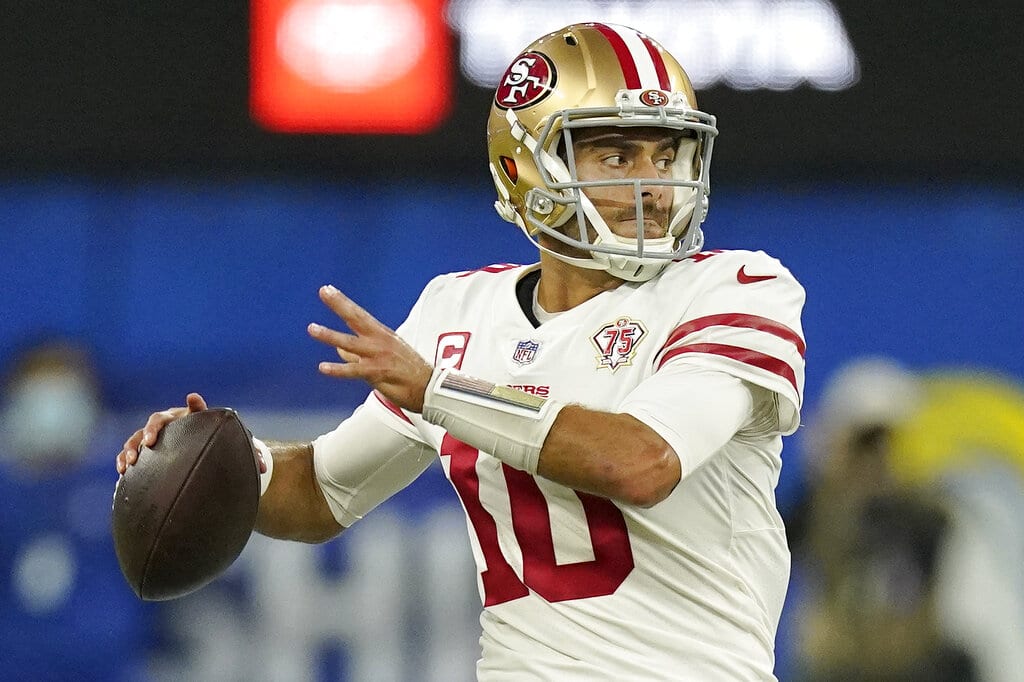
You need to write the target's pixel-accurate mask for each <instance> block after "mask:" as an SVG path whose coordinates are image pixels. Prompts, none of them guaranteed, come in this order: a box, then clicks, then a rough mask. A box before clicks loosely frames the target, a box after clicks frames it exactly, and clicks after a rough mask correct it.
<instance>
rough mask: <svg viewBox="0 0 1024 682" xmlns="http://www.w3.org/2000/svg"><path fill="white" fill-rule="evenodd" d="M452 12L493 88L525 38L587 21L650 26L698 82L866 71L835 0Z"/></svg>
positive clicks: (744, 86)
mask: <svg viewBox="0 0 1024 682" xmlns="http://www.w3.org/2000/svg"><path fill="white" fill-rule="evenodd" d="M684 17H685V20H684V21H681V20H680V19H682V18H684ZM448 21H449V23H450V24H451V26H452V28H454V29H455V30H456V31H457V32H458V33H459V36H460V38H461V50H460V62H461V66H462V72H463V75H465V76H466V78H468V79H469V80H470V81H471V82H473V83H474V84H476V85H479V86H483V87H487V88H493V87H494V86H495V85H497V83H498V78H499V77H500V76H501V74H502V72H504V70H505V67H506V66H507V65H508V63H509V62H511V61H512V58H513V57H515V55H516V54H517V53H518V52H519V50H521V49H522V48H523V46H524V45H527V44H529V43H530V42H531V41H532V40H533V39H534V38H536V37H537V36H538V35H540V34H541V33H543V32H545V31H556V30H558V29H559V28H561V27H563V26H567V25H568V24H571V23H575V22H580V21H607V22H611V23H618V24H625V25H627V26H632V27H634V28H637V29H639V30H641V31H647V32H649V33H650V34H651V35H652V36H654V37H655V38H657V39H658V40H659V41H661V42H662V43H663V44H664V45H665V47H666V48H667V49H668V50H669V52H671V53H672V54H673V55H675V57H676V58H677V59H679V61H680V62H681V63H682V64H684V65H685V66H686V70H687V73H688V74H689V76H690V79H691V80H692V81H693V85H694V87H696V88H698V89H701V88H709V87H712V86H715V85H724V86H726V87H730V88H733V89H736V90H754V89H766V90H791V89H793V88H796V87H798V86H800V85H803V84H806V85H808V86H809V87H811V88H814V89H817V90H845V89H847V88H849V87H851V86H853V85H854V84H856V83H857V81H858V79H859V64H858V61H857V56H856V53H855V52H854V48H853V45H852V44H851V42H850V38H849V36H848V35H847V33H846V29H845V28H844V27H843V22H842V18H841V17H840V16H839V11H838V10H837V9H836V8H835V7H834V6H833V4H832V3H831V2H829V1H828V0H783V1H781V2H779V1H777V0H718V1H717V2H716V1H714V0H650V1H649V2H629V1H628V0H618V1H616V2H594V1H593V0H565V1H564V2H560V3H557V4H555V3H550V2H545V1H544V0H527V1H526V2H516V1H514V0H454V1H453V2H452V3H451V4H450V5H449V7H448Z"/></svg>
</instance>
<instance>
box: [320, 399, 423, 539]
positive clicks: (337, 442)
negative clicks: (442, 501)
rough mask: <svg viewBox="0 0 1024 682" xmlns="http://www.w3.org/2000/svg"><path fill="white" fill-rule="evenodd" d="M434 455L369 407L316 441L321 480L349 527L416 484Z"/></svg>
mask: <svg viewBox="0 0 1024 682" xmlns="http://www.w3.org/2000/svg"><path fill="white" fill-rule="evenodd" d="M374 400H375V398H374ZM381 409H384V408H381ZM434 456H435V452H434V450H433V448H431V447H430V446H429V445H426V444H424V443H421V442H419V441H418V440H415V439H413V438H410V437H408V436H405V435H402V434H401V433H398V432H397V431H395V430H394V429H392V428H390V427H388V426H387V425H386V424H384V423H383V422H382V421H381V420H380V419H379V418H378V417H377V416H376V415H375V414H374V413H373V411H372V410H371V409H368V406H367V405H363V406H361V407H359V408H358V409H357V410H356V411H355V412H354V413H353V414H352V416H351V417H349V418H348V419H346V420H345V421H343V422H341V424H339V425H338V428H336V429H334V430H333V431H331V432H330V433H325V434H324V435H322V436H320V437H319V438H317V439H316V440H314V441H313V467H314V470H315V471H316V478H317V481H318V482H319V483H320V488H321V489H322V490H323V492H324V497H325V498H327V504H328V506H329V507H330V508H331V513H332V514H334V518H335V519H336V520H337V521H338V523H340V524H341V525H343V526H345V527H348V526H351V525H352V524H353V523H355V522H356V521H358V520H359V519H361V518H362V517H363V516H364V515H365V514H366V513H367V512H369V511H370V510H371V509H373V508H374V507H376V506H377V505H379V504H380V503H381V502H383V501H384V500H386V499H388V498H389V497H391V496H392V495H394V494H395V493H397V492H398V491H399V490H401V489H402V488H404V487H405V486H407V485H409V484H410V483H412V482H413V481H414V480H415V479H416V477H417V476H419V475H420V474H421V473H423V472H424V471H425V470H426V469H427V467H428V466H430V463H431V462H432V461H433V460H434Z"/></svg>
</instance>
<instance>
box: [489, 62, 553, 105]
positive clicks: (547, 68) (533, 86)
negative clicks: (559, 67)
mask: <svg viewBox="0 0 1024 682" xmlns="http://www.w3.org/2000/svg"><path fill="white" fill-rule="evenodd" d="M556 76H557V74H556V73H555V65H554V64H552V63H551V60H550V59H548V58H547V57H545V56H544V55H542V54H541V53H540V52H524V53H523V54H521V55H519V56H518V57H516V58H515V60H514V61H513V62H512V64H511V65H510V66H509V67H508V68H507V69H506V70H505V75H503V76H502V77H501V81H499V83H498V89H497V90H496V91H495V93H494V103H495V104H497V105H498V106H499V107H501V108H502V109H522V108H523V107H528V106H530V105H531V104H536V103H537V102H539V101H541V100H542V99H544V98H545V97H547V95H548V93H549V92H551V90H552V89H553V88H554V87H555V78H556Z"/></svg>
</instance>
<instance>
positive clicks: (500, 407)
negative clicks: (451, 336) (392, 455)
mask: <svg viewBox="0 0 1024 682" xmlns="http://www.w3.org/2000/svg"><path fill="white" fill-rule="evenodd" d="M563 407H565V405H564V404H563V403H560V402H557V401H554V400H547V399H544V398H538V397H537V396H533V395H530V394H529V393H524V392H523V391H518V390H516V389H514V388H509V387H507V386H496V385H494V384H492V383H490V382H489V381H483V380H481V379H474V378H473V377H469V376H466V375H464V374H460V373H458V372H455V371H453V370H450V369H435V370H434V373H433V375H432V376H431V378H430V383H429V384H427V390H426V393H425V394H424V396H423V418H424V419H425V420H427V421H428V422H430V423H431V424H436V425H437V426H440V427H442V428H443V429H444V430H446V431H447V432H448V433H450V434H451V435H452V436H454V437H455V438H458V439H459V440H461V441H463V442H464V443H467V444H469V445H472V446H473V447H475V448H479V449H480V450H482V451H483V452H486V453H488V454H490V455H493V456H494V457H497V458H498V459H500V460H501V461H502V462H505V463H506V464H508V465H509V466H511V467H515V468H516V469H521V470H523V471H526V472H527V473H530V474H535V473H537V460H538V458H539V457H540V450H541V448H542V447H543V446H544V439H545V438H547V435H548V431H550V430H551V425H552V424H554V422H555V417H557V416H558V413H559V412H560V411H561V409H562V408H563Z"/></svg>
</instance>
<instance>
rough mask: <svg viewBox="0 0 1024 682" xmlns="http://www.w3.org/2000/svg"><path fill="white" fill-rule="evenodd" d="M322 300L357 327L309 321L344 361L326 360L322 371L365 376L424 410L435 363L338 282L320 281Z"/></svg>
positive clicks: (407, 405)
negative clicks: (335, 284) (339, 287)
mask: <svg viewBox="0 0 1024 682" xmlns="http://www.w3.org/2000/svg"><path fill="white" fill-rule="evenodd" d="M320 300H321V301H323V302H324V304H325V305H327V307H328V308H330V309H331V310H332V311H334V313H335V314H336V315H337V316H338V317H340V318H341V319H342V320H343V321H344V322H345V324H346V325H348V328H349V329H350V330H351V331H352V332H353V333H351V334H346V333H344V332H339V331H336V330H334V329H330V328H329V327H324V326H322V325H319V324H315V323H313V324H310V325H309V327H308V328H307V331H308V332H309V335H310V336H312V337H313V338H314V339H316V340H317V341H319V342H321V343H324V344H326V345H328V346H331V347H332V348H334V349H335V350H336V351H337V353H338V356H339V357H340V358H341V359H342V360H343V361H344V362H321V363H320V367H319V369H320V373H321V374H326V375H327V376H330V377H338V378H343V379H362V380H364V381H366V382H367V383H369V384H370V385H371V386H373V387H374V388H375V389H376V390H377V391H379V392H380V393H381V394H382V395H383V396H384V397H385V398H387V399H388V400H390V401H391V402H392V403H394V404H395V405H397V406H398V407H401V408H403V409H406V410H409V411H410V412H422V411H423V394H424V392H426V390H427V384H428V383H429V382H430V375H431V373H432V372H433V369H434V368H433V367H431V366H430V365H429V364H427V362H426V361H425V360H424V359H423V358H422V357H421V356H420V354H419V353H417V352H416V351H415V350H414V349H413V348H412V346H410V345H409V344H408V343H406V342H405V341H404V340H402V339H401V338H400V337H399V336H398V335H397V334H395V332H394V331H392V330H391V329H390V328H388V327H387V325H385V324H382V323H381V322H380V321H379V320H377V319H376V318H375V317H374V316H373V315H371V314H370V313H368V312H366V310H364V309H363V308H361V307H359V306H358V305H357V304H356V303H355V302H354V301H353V300H352V299H350V298H349V297H348V296H346V295H345V294H343V293H341V292H340V291H338V290H337V289H336V288H335V287H333V286H331V285H329V284H328V285H326V286H322V287H320Z"/></svg>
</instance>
